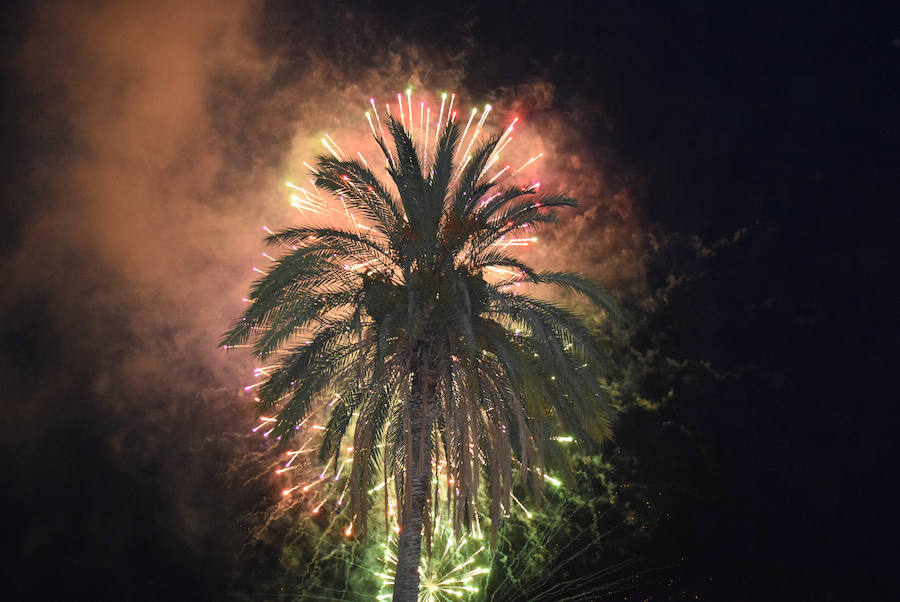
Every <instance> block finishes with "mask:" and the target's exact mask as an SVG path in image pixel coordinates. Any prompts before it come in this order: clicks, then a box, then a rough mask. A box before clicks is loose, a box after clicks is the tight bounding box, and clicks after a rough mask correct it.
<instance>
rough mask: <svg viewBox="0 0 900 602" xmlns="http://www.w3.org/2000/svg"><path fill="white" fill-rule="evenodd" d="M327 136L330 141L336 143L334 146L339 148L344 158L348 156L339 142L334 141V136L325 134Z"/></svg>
mask: <svg viewBox="0 0 900 602" xmlns="http://www.w3.org/2000/svg"><path fill="white" fill-rule="evenodd" d="M325 137H326V138H328V141H329V142H331V143H332V144H333V145H334V148H336V149H337V150H338V152H339V153H340V154H341V158H342V159H343V158H344V157H346V156H347V154H346V153H345V152H344V150H343V149H342V148H341V146H340V145H339V144H338V143H337V142H335V141H334V138H332V137H331V136H329V135H328V134H325Z"/></svg>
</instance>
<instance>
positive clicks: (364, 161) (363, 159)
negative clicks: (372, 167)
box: [356, 151, 369, 169]
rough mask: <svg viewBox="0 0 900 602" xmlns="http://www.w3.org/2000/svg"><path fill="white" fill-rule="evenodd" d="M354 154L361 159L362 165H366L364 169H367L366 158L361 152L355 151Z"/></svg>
mask: <svg viewBox="0 0 900 602" xmlns="http://www.w3.org/2000/svg"><path fill="white" fill-rule="evenodd" d="M356 156H357V157H359V158H360V159H361V160H362V162H363V165H365V166H366V169H369V164H368V163H367V162H366V158H365V157H363V155H362V153H361V152H359V151H356Z"/></svg>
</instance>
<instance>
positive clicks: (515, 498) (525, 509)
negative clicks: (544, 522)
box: [509, 493, 531, 518]
mask: <svg viewBox="0 0 900 602" xmlns="http://www.w3.org/2000/svg"><path fill="white" fill-rule="evenodd" d="M509 495H510V496H511V497H512V499H513V501H514V502H515V503H517V504H518V505H519V508H521V509H522V511H524V512H525V516H527V517H528V518H531V512H529V511H528V508H526V507H525V506H523V505H522V502H520V501H519V499H518V498H517V497H516V496H515V495H513V494H512V493H510V494H509Z"/></svg>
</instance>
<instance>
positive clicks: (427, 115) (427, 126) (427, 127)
mask: <svg viewBox="0 0 900 602" xmlns="http://www.w3.org/2000/svg"><path fill="white" fill-rule="evenodd" d="M430 122H431V107H428V111H427V112H426V113H425V146H424V147H423V148H424V158H423V159H422V162H423V163H426V164H427V163H428V131H429V130H430V129H431V128H430Z"/></svg>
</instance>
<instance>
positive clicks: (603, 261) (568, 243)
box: [0, 0, 900, 600]
mask: <svg viewBox="0 0 900 602" xmlns="http://www.w3.org/2000/svg"><path fill="white" fill-rule="evenodd" d="M447 6H452V7H453V10H452V11H448V10H446V8H445V7H447ZM2 59H3V62H2V80H0V84H2V87H3V97H2V114H0V127H2V132H3V141H4V144H3V150H2V161H0V170H2V176H3V178H2V181H3V183H4V203H3V220H2V223H0V228H2V230H0V269H2V273H3V281H4V284H3V287H2V290H0V401H2V407H3V412H2V419H0V429H2V430H0V445H2V449H0V467H2V473H0V474H2V479H3V481H2V482H3V496H2V504H3V506H2V514H0V520H2V521H3V525H2V530H3V533H4V539H6V540H7V542H8V543H7V544H5V545H4V548H5V549H7V550H11V551H12V558H11V559H9V560H8V561H5V562H3V563H2V565H0V571H2V572H3V573H5V574H4V579H3V583H4V586H3V587H4V588H5V589H7V590H10V589H11V593H10V598H9V599H44V598H47V599H50V598H53V599H60V598H63V597H65V596H69V595H79V594H80V595H82V596H84V595H88V596H90V597H91V598H93V599H112V598H117V599H126V600H132V599H133V600H145V599H146V600H158V599H161V598H163V597H168V598H170V599H193V600H204V599H209V600H220V599H224V598H226V597H227V593H228V575H229V571H230V570H231V567H232V562H233V558H234V557H235V555H236V553H237V551H238V550H239V548H240V545H241V541H242V537H244V535H245V533H244V532H243V531H242V526H241V525H240V524H239V523H238V521H237V515H238V512H239V510H240V509H242V508H246V507H247V505H248V504H250V505H252V503H253V500H252V499H249V500H248V499H247V498H248V495H249V496H251V497H252V493H248V492H246V491H240V490H238V489H237V488H236V487H235V486H234V483H232V482H230V481H229V479H228V478H226V477H225V476H223V472H224V467H226V466H228V465H229V463H231V462H233V461H234V460H235V459H236V458H238V457H239V456H240V455H241V454H244V453H247V452H248V451H252V450H255V449H257V448H258V446H259V442H258V441H257V440H256V439H254V438H252V437H247V436H245V434H246V432H247V430H248V429H249V426H250V425H251V424H252V423H253V414H252V409H251V408H250V407H249V405H248V402H247V398H246V397H244V396H242V395H239V391H240V387H241V386H242V385H243V384H246V380H247V378H246V375H247V374H248V371H249V370H250V369H251V364H250V363H249V362H248V361H247V360H246V359H245V358H242V357H240V356H238V355H228V356H226V355H224V354H222V353H221V352H219V351H217V350H216V349H215V343H216V341H217V339H218V336H219V335H220V334H221V332H222V331H223V330H224V329H225V328H227V326H228V324H229V322H230V321H231V320H232V319H233V318H234V317H235V316H236V315H237V314H238V313H239V312H240V310H241V304H240V302H239V299H240V297H241V296H243V293H244V291H245V290H246V288H247V285H248V283H249V282H250V280H251V279H252V273H250V272H249V267H250V266H251V265H253V262H255V261H257V259H256V258H257V257H258V255H259V252H260V251H261V250H262V244H261V241H260V234H261V230H260V227H261V225H262V224H264V223H269V224H283V223H288V222H289V220H291V219H292V218H293V215H292V214H291V213H290V212H289V211H288V208H287V207H286V205H285V201H284V198H285V195H284V194H283V190H282V187H281V186H282V182H283V181H284V180H285V178H286V177H288V176H292V175H294V174H298V173H300V170H299V161H300V160H302V159H307V160H308V159H309V158H310V157H312V155H313V153H314V152H317V149H316V147H315V145H314V143H315V141H316V140H318V138H319V136H320V135H321V132H322V131H331V132H338V133H341V132H343V133H344V134H345V135H346V136H348V137H349V136H352V135H364V134H365V133H366V132H365V129H364V128H365V122H364V120H363V119H362V112H363V111H364V110H365V104H366V102H367V101H368V98H369V97H370V96H375V97H376V98H379V99H384V100H387V99H389V98H390V97H391V96H392V95H395V94H396V92H397V91H398V90H401V89H404V88H405V87H406V86H407V85H414V86H416V87H417V88H421V89H425V90H433V91H435V92H439V91H442V90H445V89H447V90H455V91H457V92H458V93H459V94H461V95H462V96H464V97H465V98H466V99H467V100H466V102H467V106H471V105H472V104H474V103H479V104H480V103H483V102H491V103H492V104H494V105H495V106H496V107H498V111H499V110H501V107H504V106H505V107H507V109H506V110H509V111H517V112H518V113H519V114H521V115H523V116H524V119H525V122H526V123H530V124H533V126H529V127H530V128H531V129H528V130H526V132H524V133H523V135H522V136H523V139H524V140H525V144H526V145H528V146H530V147H531V148H535V147H540V148H541V149H543V150H546V152H547V154H548V161H547V163H546V164H545V165H544V166H543V167H542V170H543V173H542V177H546V178H547V179H546V180H545V181H546V182H548V183H549V184H551V185H553V186H555V187H563V186H564V187H567V188H568V189H570V190H572V191H573V192H575V193H576V194H577V195H578V196H579V197H580V198H582V199H583V201H584V205H583V207H582V209H580V210H579V211H578V212H577V213H575V214H572V215H571V216H569V219H567V220H566V221H565V222H564V224H562V225H561V229H560V231H559V232H558V233H557V234H556V235H555V237H553V236H551V239H550V241H551V244H546V245H544V246H543V247H542V249H543V250H536V251H534V253H535V255H534V256H533V257H532V259H534V260H535V261H536V262H538V263H541V262H548V263H552V262H555V263H557V264H558V263H559V262H564V263H565V265H566V267H569V268H574V269H580V270H583V271H585V272H587V273H589V274H591V275H592V276H593V277H595V278H598V279H600V280H601V281H603V282H604V283H605V284H607V285H609V286H611V287H613V288H614V289H616V290H617V291H619V292H620V293H621V294H622V295H623V296H624V297H625V298H627V299H629V300H630V301H631V302H633V303H635V304H637V303H639V302H640V301H641V300H642V299H644V298H646V296H647V295H648V294H649V293H648V292H649V291H653V290H657V289H660V288H662V287H664V286H665V285H666V283H667V282H671V280H670V279H671V278H678V277H689V278H690V279H691V281H692V282H693V283H692V284H690V285H689V286H685V287H682V288H680V289H678V292H677V294H673V295H674V296H673V297H672V299H673V301H672V303H671V305H670V306H669V307H667V309H666V310H665V311H663V312H661V313H660V315H659V317H658V318H657V322H656V324H657V325H658V328H659V331H660V332H661V333H663V334H664V337H662V340H663V344H664V349H663V351H665V352H666V353H669V354H671V355H672V356H673V357H675V358H692V359H701V360H709V361H710V362H712V364H713V365H714V367H715V368H716V370H718V371H721V372H722V373H727V374H730V375H732V377H731V378H728V379H726V380H724V381H722V382H720V383H719V384H718V385H716V386H715V387H712V388H708V387H707V388H702V389H701V388H698V389H696V390H690V389H687V390H685V391H684V392H682V393H683V403H682V404H681V405H680V406H679V411H680V412H681V416H682V418H683V419H684V420H685V422H687V423H688V424H690V425H691V428H692V429H693V430H694V431H695V432H696V434H697V437H698V438H699V440H700V441H702V443H703V445H704V446H705V448H706V449H708V450H709V454H710V457H712V458H713V465H714V466H715V471H714V472H715V475H714V482H715V487H714V489H715V492H716V493H715V497H714V501H713V502H711V503H709V504H708V506H705V507H704V508H703V512H702V513H698V514H696V515H692V517H691V521H694V522H692V523H691V525H692V526H691V529H689V530H688V533H687V535H684V536H683V540H682V541H679V542H678V546H680V547H682V548H683V551H684V554H685V556H686V557H687V558H688V560H686V561H685V564H684V566H683V570H682V571H681V572H680V573H679V574H678V579H679V582H676V583H675V587H674V589H677V590H679V592H680V591H684V592H686V593H687V594H689V595H690V596H693V595H697V594H699V595H701V599H712V600H760V599H770V600H776V599H778V600H780V599H785V600H788V599H790V600H852V599H858V600H870V599H875V597H876V596H878V595H886V594H889V593H890V592H892V591H893V590H894V589H895V580H894V579H893V574H894V571H895V570H896V569H895V566H896V560H897V558H896V556H897V554H896V552H895V547H896V546H895V542H896V541H897V537H898V536H900V528H898V518H897V516H898V515H897V510H896V509H895V507H894V506H895V503H894V502H895V500H896V496H895V494H894V491H893V490H894V488H895V487H894V481H895V479H896V475H897V474H898V462H897V451H898V450H897V432H896V431H897V426H896V425H897V418H898V412H897V411H896V409H895V406H896V387H892V386H890V385H889V383H890V382H891V381H892V380H893V375H894V372H895V364H896V357H897V354H896V350H895V349H894V344H893V341H894V330H895V329H894V328H893V326H894V325H895V323H896V318H895V316H894V313H895V309H896V293H895V292H892V291H894V289H895V288H896V287H894V286H893V282H892V281H893V280H895V278H896V276H895V273H896V268H893V269H892V267H893V265H894V263H895V261H894V259H895V257H896V254H895V246H896V245H894V244H893V243H894V239H895V237H896V233H895V230H896V227H897V224H898V221H897V211H896V204H897V201H898V198H897V197H898V192H897V191H898V187H897V184H898V181H897V180H898V177H897V174H898V165H900V153H898V144H897V139H898V135H900V118H898V106H900V102H898V101H900V98H898V92H900V79H898V75H900V70H898V69H900V10H898V9H897V5H896V4H895V3H877V2H874V3H866V6H856V5H853V4H851V3H845V4H836V3H829V2H815V3H813V2H792V3H780V2H778V3H775V2H772V3H769V2H754V3H744V4H743V5H742V6H741V5H739V4H738V3H730V2H729V3H721V2H695V1H688V2H679V3H670V2H659V3H607V2H599V3H526V2H497V3H490V6H480V5H478V4H458V3H454V4H452V5H447V4H444V5H436V6H432V5H429V4H428V3H425V2H421V3H417V4H412V5H409V4H406V3H403V2H393V3H389V4H387V5H378V4H376V3H372V2H350V3H346V4H344V5H343V7H342V8H335V7H334V6H332V5H331V3H328V4H326V3H321V4H307V3H291V2H241V3H238V2H235V3H228V4H225V5H222V6H220V5H219V3H215V2H194V3H190V5H189V6H187V5H182V3H176V2H172V3H168V2H162V3H153V4H152V6H150V5H149V4H148V5H146V6H144V5H143V4H142V3H129V2H104V1H99V0H98V1H94V2H87V3H74V2H72V3H69V2H56V3H34V4H27V3H9V4H6V5H5V6H4V12H3V40H2ZM354 132H355V134H354ZM345 139H346V138H345ZM736 233H737V236H736ZM697 470H698V471H699V470H700V469H699V468H698V469H697ZM666 547H667V548H670V547H672V543H671V542H669V543H668V544H666ZM710 578H712V580H711V581H710ZM679 592H675V593H672V594H671V595H673V596H675V597H676V599H677V596H678V595H680V593H679Z"/></svg>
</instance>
